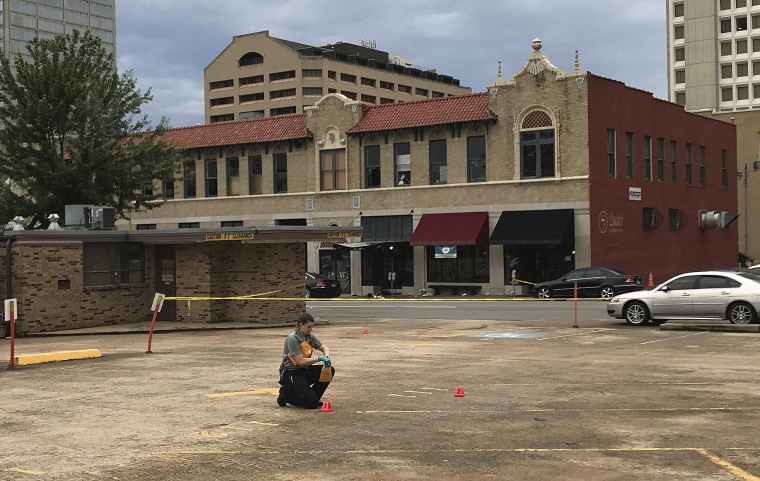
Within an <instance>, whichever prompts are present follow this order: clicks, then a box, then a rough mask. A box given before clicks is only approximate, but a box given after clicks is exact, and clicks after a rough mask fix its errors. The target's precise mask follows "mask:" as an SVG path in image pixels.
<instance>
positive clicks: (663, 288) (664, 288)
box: [660, 286, 670, 292]
mask: <svg viewBox="0 0 760 481" xmlns="http://www.w3.org/2000/svg"><path fill="white" fill-rule="evenodd" d="M660 290H661V291H662V292H668V291H669V290H670V288H669V287H668V286H662V288H661V289H660Z"/></svg>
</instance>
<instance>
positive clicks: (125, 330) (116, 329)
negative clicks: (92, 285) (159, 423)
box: [19, 319, 327, 337]
mask: <svg viewBox="0 0 760 481" xmlns="http://www.w3.org/2000/svg"><path fill="white" fill-rule="evenodd" d="M316 324H318V325H319V324H327V322H325V321H320V320H319V319H317V320H316ZM294 326H295V321H293V322H292V323H280V324H266V325H261V324H252V323H247V322H215V323H202V322H173V321H156V325H155V327H154V328H153V332H154V333H155V332H183V331H216V330H229V329H266V328H281V327H294ZM149 332H150V322H136V323H129V324H117V325H110V326H97V327H83V328H80V329H64V330H60V331H51V332H35V333H29V334H24V335H23V336H19V337H49V336H87V335H95V334H141V333H144V334H148V333H149Z"/></svg>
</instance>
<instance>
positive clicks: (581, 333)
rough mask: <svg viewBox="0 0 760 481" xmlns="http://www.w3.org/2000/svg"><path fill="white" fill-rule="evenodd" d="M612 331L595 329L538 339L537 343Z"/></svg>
mask: <svg viewBox="0 0 760 481" xmlns="http://www.w3.org/2000/svg"><path fill="white" fill-rule="evenodd" d="M611 330H612V329H593V330H590V331H582V332H578V333H575V334H565V335H562V336H554V337H536V338H535V340H536V341H546V340H549V339H562V338H563V337H574V336H585V335H586V334H594V333H597V332H604V331H611Z"/></svg>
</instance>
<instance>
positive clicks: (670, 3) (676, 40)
mask: <svg viewBox="0 0 760 481" xmlns="http://www.w3.org/2000/svg"><path fill="white" fill-rule="evenodd" d="M666 6H667V7H666V8H667V47H668V100H670V101H671V102H675V103H677V104H680V105H683V106H684V107H685V108H686V110H687V111H689V112H694V113H699V114H701V115H705V116H709V117H713V118H716V119H719V120H723V121H725V122H730V123H733V124H735V125H736V137H737V169H736V174H738V177H739V199H738V200H739V213H740V219H739V220H738V222H737V223H738V225H739V251H740V252H742V253H744V254H746V255H748V256H749V257H751V258H754V260H755V262H758V261H760V174H757V172H760V0H666ZM755 219H758V220H755Z"/></svg>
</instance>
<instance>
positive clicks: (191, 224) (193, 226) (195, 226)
mask: <svg viewBox="0 0 760 481" xmlns="http://www.w3.org/2000/svg"><path fill="white" fill-rule="evenodd" d="M178 227H179V228H180V229H200V228H201V223H200V222H180V223H179V225H178Z"/></svg>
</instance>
